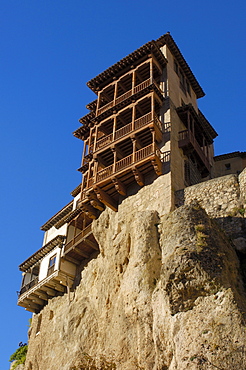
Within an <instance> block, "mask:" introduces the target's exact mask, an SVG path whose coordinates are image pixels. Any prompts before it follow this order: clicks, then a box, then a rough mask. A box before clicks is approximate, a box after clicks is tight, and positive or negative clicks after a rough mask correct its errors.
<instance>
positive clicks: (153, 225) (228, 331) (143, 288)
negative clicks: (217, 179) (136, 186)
mask: <svg viewBox="0 0 246 370" xmlns="http://www.w3.org/2000/svg"><path fill="white" fill-rule="evenodd" d="M146 201H147V200H146ZM128 202H130V201H129V200H128ZM146 208H147V207H146ZM93 232H94V235H95V237H96V239H97V241H98V243H99V246H100V254H99V255H98V256H97V258H96V259H93V260H91V261H90V262H89V263H88V265H87V266H86V267H85V268H84V269H83V271H82V278H81V282H80V284H79V286H78V287H77V289H76V290H75V292H73V293H71V294H70V296H68V294H66V295H64V296H62V297H57V298H53V299H52V300H50V301H49V303H48V304H47V306H45V307H44V309H43V310H42V311H41V312H40V314H38V315H35V316H34V318H33V320H32V327H31V329H30V332H29V336H30V338H29V347H28V354H27V360H26V365H25V370H31V369H32V370H57V369H62V370H79V369H98V370H99V369H117V370H126V369H127V370H135V369H144V370H174V369H175V370H182V369H191V370H192V369H206V370H210V369H211V370H214V369H216V368H217V369H223V370H227V369H233V370H239V369H240V370H241V369H245V368H246V356H245V341H246V322H245V318H244V315H245V312H246V299H245V297H246V296H245V291H244V288H243V283H242V280H241V275H240V271H239V262H238V259H237V255H236V253H235V251H234V249H233V247H232V245H231V244H230V242H229V239H228V238H227V237H226V236H225V234H224V233H223V231H221V230H220V228H219V226H217V224H216V223H215V222H214V221H213V220H211V219H210V218H209V217H208V216H207V214H206V213H205V211H204V210H203V209H201V208H200V207H199V206H197V205H196V204H191V205H185V206H182V207H180V208H179V209H177V210H176V211H174V212H172V213H170V214H168V215H164V216H163V215H162V216H159V214H158V212H157V211H156V210H151V209H148V210H145V211H142V212H141V213H140V212H138V209H134V205H132V207H129V209H128V212H127V209H126V208H124V212H123V211H121V209H119V212H117V213H115V212H113V211H111V210H109V209H106V210H105V211H104V212H103V213H102V214H101V216H100V217H99V219H98V220H96V221H94V222H93Z"/></svg>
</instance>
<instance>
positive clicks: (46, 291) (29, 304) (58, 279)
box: [17, 270, 67, 313]
mask: <svg viewBox="0 0 246 370" xmlns="http://www.w3.org/2000/svg"><path fill="white" fill-rule="evenodd" d="M66 282H67V276H66V275H65V274H64V273H62V272H61V271H58V270H56V271H54V272H53V273H52V274H50V275H49V276H47V277H46V278H45V279H42V280H41V281H38V278H35V279H33V280H32V281H30V282H29V283H28V284H26V285H25V286H23V287H22V288H21V291H20V293H19V297H18V302H17V304H18V305H19V306H22V307H25V309H26V310H27V311H31V312H35V313H38V312H39V311H40V310H41V309H42V308H43V307H44V306H45V305H46V304H47V301H48V299H50V298H53V297H56V296H58V295H61V294H64V293H65V292H66V284H67V283H66Z"/></svg>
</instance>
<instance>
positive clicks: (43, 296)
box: [35, 291, 48, 301]
mask: <svg viewBox="0 0 246 370" xmlns="http://www.w3.org/2000/svg"><path fill="white" fill-rule="evenodd" d="M35 294H36V295H37V296H38V297H39V298H42V299H43V300H44V301H48V296H47V294H45V293H43V292H40V291H37V292H35Z"/></svg>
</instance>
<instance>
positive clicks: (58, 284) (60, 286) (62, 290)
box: [49, 281, 66, 293]
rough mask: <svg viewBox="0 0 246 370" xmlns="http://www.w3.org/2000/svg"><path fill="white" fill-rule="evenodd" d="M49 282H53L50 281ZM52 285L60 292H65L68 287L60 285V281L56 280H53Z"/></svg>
mask: <svg viewBox="0 0 246 370" xmlns="http://www.w3.org/2000/svg"><path fill="white" fill-rule="evenodd" d="M49 283H51V282H50V281H49ZM52 287H53V288H54V289H55V290H57V291H58V292H61V293H65V291H66V289H65V288H64V286H62V285H60V283H58V282H56V281H52Z"/></svg>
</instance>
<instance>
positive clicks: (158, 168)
mask: <svg viewBox="0 0 246 370" xmlns="http://www.w3.org/2000/svg"><path fill="white" fill-rule="evenodd" d="M151 163H152V166H153V167H154V170H155V173H156V174H157V175H158V176H160V175H162V163H161V160H160V159H159V158H158V157H155V158H154V159H152V161H151Z"/></svg>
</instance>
